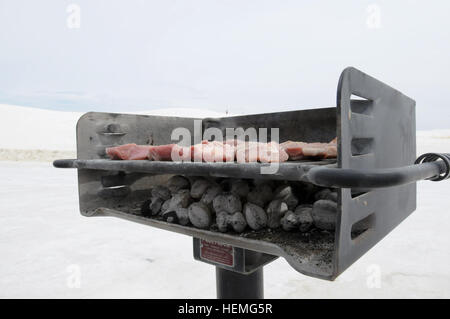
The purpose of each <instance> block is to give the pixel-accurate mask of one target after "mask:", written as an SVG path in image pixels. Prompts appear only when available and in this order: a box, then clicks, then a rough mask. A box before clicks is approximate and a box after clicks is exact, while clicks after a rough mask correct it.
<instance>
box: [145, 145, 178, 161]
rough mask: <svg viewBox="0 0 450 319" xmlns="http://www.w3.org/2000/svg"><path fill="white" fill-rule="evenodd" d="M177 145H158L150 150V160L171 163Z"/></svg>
mask: <svg viewBox="0 0 450 319" xmlns="http://www.w3.org/2000/svg"><path fill="white" fill-rule="evenodd" d="M175 145H176V144H166V145H157V146H153V147H151V148H150V151H149V153H148V159H149V160H152V161H171V160H172V149H173V147H174V146H175Z"/></svg>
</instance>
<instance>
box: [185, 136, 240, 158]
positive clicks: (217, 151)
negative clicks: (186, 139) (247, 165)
mask: <svg viewBox="0 0 450 319" xmlns="http://www.w3.org/2000/svg"><path fill="white" fill-rule="evenodd" d="M191 152H192V160H193V161H195V162H200V161H203V162H208V163H214V162H215V163H217V162H233V161H234V157H235V149H234V147H233V146H231V145H229V144H227V143H224V142H219V141H212V142H209V141H202V142H201V143H199V144H195V145H193V146H192V148H191Z"/></svg>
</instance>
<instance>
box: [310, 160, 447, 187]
mask: <svg viewBox="0 0 450 319" xmlns="http://www.w3.org/2000/svg"><path fill="white" fill-rule="evenodd" d="M445 171H446V166H445V164H444V162H442V161H437V162H430V163H422V164H416V165H410V166H404V167H398V168H386V169H346V168H326V167H315V168H312V169H311V170H310V171H309V172H308V173H307V178H308V180H309V181H310V182H311V183H313V184H316V185H319V186H325V187H336V188H382V187H391V186H398V185H404V184H409V183H413V182H417V181H419V180H422V179H427V178H432V177H434V176H437V175H439V174H443V173H445Z"/></svg>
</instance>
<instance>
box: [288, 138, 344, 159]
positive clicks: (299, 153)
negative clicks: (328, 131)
mask: <svg viewBox="0 0 450 319" xmlns="http://www.w3.org/2000/svg"><path fill="white" fill-rule="evenodd" d="M281 147H282V148H283V149H284V150H285V151H286V153H287V154H288V155H289V159H290V160H292V161H295V160H300V159H304V158H309V157H312V158H334V157H336V156H337V139H333V140H332V141H331V142H330V143H304V142H294V141H286V142H284V143H281Z"/></svg>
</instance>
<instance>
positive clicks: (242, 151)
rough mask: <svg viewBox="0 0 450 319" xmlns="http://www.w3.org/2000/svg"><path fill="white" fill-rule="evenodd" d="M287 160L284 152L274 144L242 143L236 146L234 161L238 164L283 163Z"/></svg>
mask: <svg viewBox="0 0 450 319" xmlns="http://www.w3.org/2000/svg"><path fill="white" fill-rule="evenodd" d="M288 158H289V156H288V154H287V153H286V151H285V150H284V149H283V148H281V147H280V145H279V144H278V143H276V142H269V143H260V142H251V141H249V142H243V141H239V142H238V143H237V146H236V161H237V162H238V163H251V162H261V163H274V162H285V161H287V160H288Z"/></svg>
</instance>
